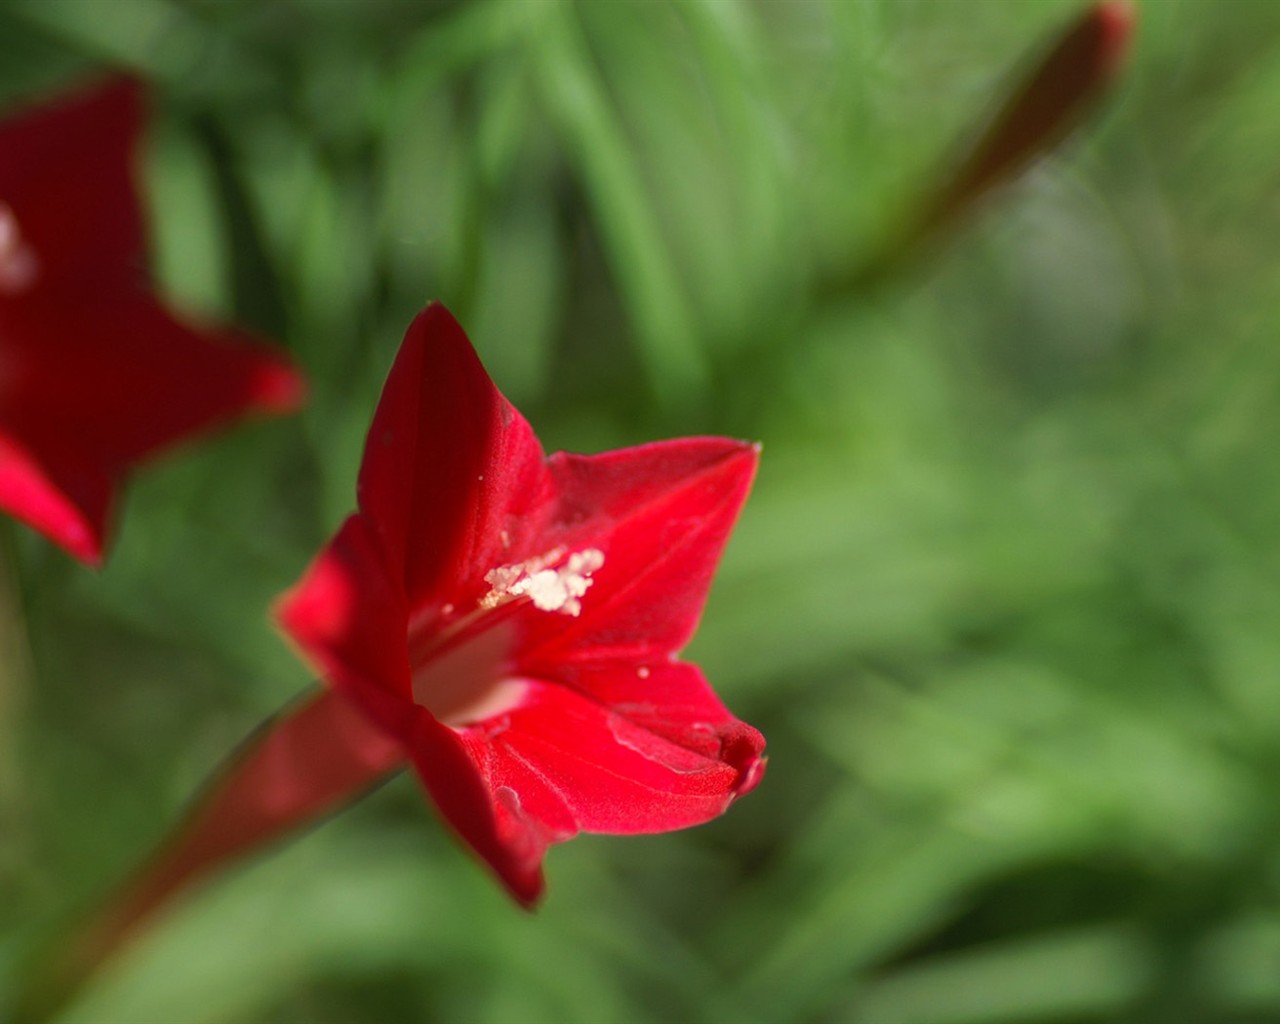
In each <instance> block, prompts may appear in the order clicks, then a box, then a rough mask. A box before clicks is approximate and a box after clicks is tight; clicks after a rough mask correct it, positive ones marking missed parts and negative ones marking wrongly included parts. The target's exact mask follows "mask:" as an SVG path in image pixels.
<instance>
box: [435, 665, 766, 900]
mask: <svg viewBox="0 0 1280 1024" xmlns="http://www.w3.org/2000/svg"><path fill="white" fill-rule="evenodd" d="M689 668H690V667H689V666H679V667H676V666H673V669H689ZM689 681H690V680H689V678H688V677H685V679H684V680H683V682H677V681H675V680H667V681H666V682H661V681H660V682H659V686H662V687H668V688H683V687H684V684H685V683H688V682H689ZM695 689H696V688H695ZM687 695H688V696H689V697H690V698H691V700H692V703H693V704H698V703H699V702H700V701H701V700H702V698H703V697H704V696H705V695H703V694H694V693H693V692H692V691H689V692H688V694H687ZM711 700H712V701H714V697H712V698H711ZM716 703H717V704H718V702H716ZM702 710H708V709H707V708H706V707H705V705H704V706H703V708H702ZM659 717H661V715H659ZM421 718H422V720H421V725H420V729H419V731H418V733H417V735H416V737H415V741H414V753H413V757H414V764H415V766H416V768H417V772H418V775H419V777H420V778H421V779H422V781H423V783H424V785H425V786H426V787H427V789H428V790H429V792H430V793H431V796H432V798H433V799H434V800H435V802H436V804H437V806H438V807H439V808H440V811H441V813H442V814H443V815H444V816H445V818H446V819H447V820H448V821H449V823H450V824H451V825H452V826H453V827H454V829H455V830H456V831H457V832H458V834H459V835H460V836H461V837H462V838H463V839H465V840H466V841H467V842H468V843H469V844H470V845H471V846H472V848H473V849H474V850H475V851H476V852H477V853H478V854H479V855H480V856H481V857H482V858H483V859H484V860H485V861H486V862H487V863H488V864H489V866H490V867H491V868H492V869H493V870H494V872H495V873H496V874H497V875H498V877H499V878H500V879H501V880H502V881H503V883H504V884H505V885H506V886H507V888H508V889H509V890H510V891H511V893H512V895H513V896H515V898H516V899H517V900H519V901H520V902H521V903H523V904H525V905H529V904H531V903H532V902H534V901H535V900H536V899H537V898H538V896H540V895H541V892H542V887H543V883H542V872H541V863H542V858H543V855H544V854H545V852H546V849H547V847H548V846H549V845H550V844H552V843H558V842H563V841H564V840H566V839H570V838H572V837H573V836H574V835H576V834H577V833H578V832H579V831H583V830H585V831H590V832H604V833H612V834H617V835H622V834H636V833H648V832H666V831H670V830H672V829H678V828H687V827H689V826H691V825H699V824H702V823H703V822H706V821H709V820H710V819H712V818H715V817H717V816H718V815H720V814H722V813H724V811H725V809H726V808H727V807H728V806H729V804H730V803H732V802H733V801H734V800H735V799H736V798H737V797H739V796H741V795H742V794H743V793H745V792H747V791H749V790H750V789H751V788H753V787H754V786H755V784H756V783H757V782H758V781H759V779H760V776H761V775H762V774H763V771H764V761H763V759H762V758H761V757H760V751H761V749H762V748H763V745H764V741H763V739H762V738H761V737H760V734H759V733H757V732H756V731H755V730H754V729H752V728H751V727H750V726H747V725H744V724H743V723H741V722H737V720H736V719H732V717H731V716H728V715H727V713H726V712H724V711H723V709H722V708H721V709H719V711H718V713H717V714H716V716H715V718H714V719H713V720H712V722H708V723H705V724H707V726H708V732H709V733H710V734H712V735H714V734H716V733H717V731H718V733H719V734H720V739H719V740H716V741H714V742H713V744H712V745H713V746H714V748H715V750H716V754H715V755H713V756H705V755H704V754H701V753H699V752H697V751H696V750H694V749H690V748H689V747H686V746H682V745H680V744H678V743H675V742H672V741H671V740H669V739H667V738H665V737H664V736H663V735H662V734H660V733H659V732H658V731H654V730H652V729H649V728H645V727H644V726H642V725H640V724H637V722H636V720H635V719H634V718H632V717H627V716H624V715H622V714H620V713H618V712H617V711H615V710H612V709H610V708H607V707H604V706H602V705H601V704H599V703H597V702H596V701H594V700H591V699H589V698H587V697H585V696H583V695H581V694H579V693H576V692H574V691H573V690H570V689H568V688H566V687H563V686H559V685H556V684H550V683H538V682H532V683H531V684H530V686H529V692H528V696H527V698H526V700H525V702H524V703H523V704H522V705H521V707H520V708H518V709H517V710H514V711H512V712H510V713H508V714H506V715H502V716H499V717H498V718H496V719H493V720H490V721H488V722H486V723H484V724H483V725H482V726H477V727H475V728H471V729H466V730H463V731H462V732H460V733H459V732H455V731H454V730H451V729H448V728H447V727H445V726H442V725H440V724H439V723H438V722H436V721H435V720H434V719H431V717H430V716H429V715H426V714H425V713H424V714H423V715H422V716H421ZM667 725H670V723H669V722H668V723H667ZM730 736H732V739H731V740H729V737H730ZM706 739H707V737H706V736H702V737H701V738H700V742H703V743H704V744H705V741H706ZM725 740H728V744H727V746H726V745H725V742H724V741H725ZM728 751H731V754H732V757H733V761H732V762H731V761H728V760H722V759H721V755H722V754H723V753H724V752H728Z"/></svg>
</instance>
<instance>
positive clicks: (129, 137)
mask: <svg viewBox="0 0 1280 1024" xmlns="http://www.w3.org/2000/svg"><path fill="white" fill-rule="evenodd" d="M141 108H142V87H141V86H140V85H139V84H138V83H136V82H133V81H131V80H127V79H117V80H113V81H110V82H108V83H106V84H104V85H100V86H98V87H96V88H93V89H91V90H88V91H84V92H81V93H79V94H76V95H73V96H69V97H63V98H61V99H58V100H55V101H54V102H51V103H48V104H47V105H44V106H41V107H37V108H34V109H30V110H27V111H25V112H22V113H20V114H18V115H16V116H14V117H11V118H9V119H8V120H6V121H4V122H0V508H4V509H5V510H7V511H8V512H10V513H11V514H13V515H14V516H16V517H17V518H19V519H21V520H23V521H24V522H26V523H28V524H30V525H31V526H33V527H35V528H36V529H37V530H40V531H41V532H42V533H44V534H45V535H47V536H48V537H49V538H50V539H51V540H53V541H54V542H55V543H57V544H59V545H61V546H62V547H63V548H65V549H66V550H67V551H69V552H70V553H71V554H73V555H74V556H76V557H77V558H79V559H81V560H82V561H84V562H88V563H90V564H95V565H96V564H99V563H101V561H102V558H103V546H104V540H105V535H106V533H107V529H108V522H109V520H110V518H111V513H112V506H113V503H114V501H115V495H116V491H117V489H118V487H119V485H120V482H121V478H122V477H123V476H124V475H125V474H126V473H127V471H128V470H129V469H130V468H131V467H132V466H134V465H135V464H136V463H138V462H139V461H141V460H143V459H145V458H147V457H148V456H150V455H152V454H153V453H155V452H156V451H157V450H159V449H161V448H165V447H167V446H169V445H170V444H172V443H173V442H176V441H178V440H180V439H182V438H185V437H187V436H189V435H191V434H192V433H195V432H197V431H201V430H204V429H206V428H207V427H209V426H211V425H213V424H214V423H216V422H218V421H221V420H225V419H228V418H230V417H232V416H235V415H238V414H240V413H244V412H247V411H250V410H258V411H266V412H281V411H286V410H289V409H293V408H295V407H296V406H297V405H298V404H299V402H300V401H301V398H302V392H303V382H302V379H301V377H300V376H299V375H298V374H297V373H296V372H295V371H294V370H293V369H291V368H290V367H289V366H288V364H287V363H286V362H285V361H284V360H283V359H282V358H281V357H280V356H279V355H275V354H272V353H270V352H268V351H266V350H264V349H263V348H261V347H259V346H257V345H255V344H253V343H252V342H251V341H250V339H249V338H247V337H246V336H245V335H242V334H240V333H239V332H235V331H228V330H216V331H215V330H207V329H202V328H197V327H193V326H190V325H188V324H186V323H184V322H182V321H180V320H178V319H177V318H175V317H174V316H173V314H171V313H170V312H169V311H168V310H166V309H165V308H164V306H162V305H161V303H160V302H159V300H158V299H157V298H156V297H155V296H154V295H153V294H152V293H151V292H150V291H149V289H148V287H147V285H146V281H145V275H144V272H143V257H144V230H143V218H142V211H141V209H140V204H139V198H138V193H137V190H136V188H135V183H134V179H133V159H134V151H135V148H136V145H137V142H138V136H139V133H140V129H141V120H142V113H141Z"/></svg>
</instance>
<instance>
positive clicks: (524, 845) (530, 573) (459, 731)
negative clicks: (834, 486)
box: [280, 305, 764, 904]
mask: <svg viewBox="0 0 1280 1024" xmlns="http://www.w3.org/2000/svg"><path fill="white" fill-rule="evenodd" d="M756 461H757V449H756V448H755V447H754V446H753V445H749V444H744V443H741V442H738V441H730V440H725V439H722V438H687V439H681V440H674V441H666V442H659V443H655V444H648V445H643V446H641V447H637V448H628V449H623V450H620V451H613V452H605V453H603V454H600V455H589V456H584V455H569V454H565V453H557V454H555V455H552V456H550V457H549V458H547V457H545V456H544V455H543V451H542V448H541V446H540V445H539V443H538V440H537V438H536V437H535V436H534V434H533V431H532V429H531V428H530V427H529V424H528V423H527V422H526V421H525V420H524V418H523V417H522V416H521V415H520V414H519V413H518V412H517V411H516V410H515V409H514V408H513V407H512V406H511V405H510V403H508V402H507V400H506V399H505V398H504V397H503V396H502V395H501V394H500V393H499V391H498V390H497V388H496V387H495V386H494V384H493V382H492V381H491V380H490V379H489V377H488V375H487V374H486V373H485V371H484V368H483V367H482V366H481V365H480V362H479V360H478V359H477V357H476V354H475V352H474V351H473V349H472V348H471V345H470V342H469V341H468V340H467V338H466V335H465V334H464V333H463V331H462V329H461V328H460V327H459V326H458V324H457V323H456V321H454V319H453V318H452V317H451V316H450V315H449V313H448V312H447V311H446V310H445V309H444V307H442V306H440V305H432V306H429V307H428V308H427V309H426V310H425V311H424V312H423V313H422V314H420V315H419V317H418V318H417V320H415V322H414V323H413V325H412V326H411V327H410V328H409V332H408V334H407V336H406V337H405V341H404V345H403V347H402V348H401V350H400V354H399V356H398V357H397V359H396V361H395V365H394V367H393V368H392V370H391V374H390V376H389V378H388V380H387V383H386V387H385V390H384V391H383V395H382V399H381V402H380V403H379V405H378V409H377V412H376V413H375V415H374V420H373V425H372V428H371V429H370V431H369V437H368V441H367V444H366V448H365V454H364V462H363V465H362V467H361V471H360V478H359V488H358V496H359V509H360V510H359V511H358V512H357V513H356V514H355V515H353V516H351V517H350V518H349V519H348V520H347V521H346V522H345V523H344V524H343V526H342V527H341V529H340V530H339V531H338V533H337V535H336V536H335V537H334V538H333V540H332V541H331V542H330V543H329V545H328V547H327V548H326V549H325V550H324V551H323V552H322V553H321V554H320V556H319V557H318V559H317V560H316V561H315V563H314V564H313V565H312V566H311V568H310V569H309V570H308V571H307V573H306V574H305V576H304V578H303V579H302V581H301V582H300V583H299V584H298V585H297V586H296V588H295V589H294V590H293V591H292V592H291V593H290V594H289V595H287V596H286V598H285V600H284V602H283V604H282V606H281V610H280V617H281V621H282V623H283V625H284V627H285V629H286V630H287V631H288V632H289V634H290V635H291V636H292V637H293V638H294V639H295V640H296V641H297V643H298V644H299V645H300V646H301V648H302V649H303V651H304V652H305V653H306V654H307V655H308V656H309V657H310V658H311V659H312V660H314V662H316V663H317V664H318V666H319V668H320V671H321V672H322V674H323V675H324V677H325V679H326V680H327V681H328V682H329V683H330V684H331V686H332V687H334V688H335V690H336V692H337V694H338V695H340V696H341V697H345V698H347V700H346V701H343V703H349V704H351V705H354V707H356V708H358V709H359V711H360V713H361V714H362V715H363V716H365V717H366V718H367V720H368V721H369V722H370V723H371V724H373V725H374V726H375V727H376V728H377V729H378V730H379V732H380V733H381V734H382V735H383V736H385V737H386V738H388V739H390V740H392V741H393V742H394V744H395V745H396V746H397V747H398V748H399V750H400V751H401V754H402V756H403V758H404V759H406V760H407V761H408V762H409V763H411V764H412V765H413V767H414V769H415V770H416V772H417V774H418V776H419V778H420V780H421V781H422V783H423V784H424V786H425V787H426V789H427V790H428V792H429V793H430V794H431V796H432V798H433V799H434V800H435V802H436V804H437V805H438V807H439V808H440V810H441V812H442V813H443V815H444V816H445V818H447V819H448V821H449V822H450V824H451V825H452V826H453V827H454V829H456V830H457V832H458V833H459V834H460V835H461V836H462V837H463V838H464V839H465V840H466V841H467V842H468V843H470V844H471V846H472V847H474V849H475V850H476V852H478V853H479V855H480V856H481V857H483V858H484V859H485V860H486V861H487V862H488V863H489V865H490V866H491V867H492V868H493V870H494V871H495V872H497V874H498V875H499V877H500V878H501V879H502V881H503V882H504V883H505V884H506V886H507V887H508V889H509V890H510V891H511V893H512V894H513V895H514V896H515V897H516V898H517V899H518V900H519V901H521V902H522V903H525V904H530V903H532V902H533V901H535V900H536V899H537V897H538V896H539V894H540V893H541V890H542V885H543V882H542V872H541V862H542V857H543V853H544V852H545V850H546V848H547V846H548V845H549V844H551V843H555V842H560V841H562V840H564V839H568V838H569V837H570V836H573V835H575V834H576V833H577V832H579V831H580V830H586V831H592V832H608V833H640V832H661V831H666V830H669V829H676V828H683V827H685V826H689V825H694V824H698V823H700V822H704V821H707V820H709V819H711V818H714V817H716V816H717V815H719V814H721V813H722V812H723V811H724V810H725V809H726V808H727V807H728V806H729V804H730V803H731V802H732V801H733V800H734V799H735V798H737V797H738V796H741V795H742V794H744V793H746V792H747V791H749V790H750V789H752V788H753V787H754V786H755V785H756V783H757V782H758V781H759V780H760V777H761V774H762V772H763V769H764V759H763V757H762V750H763V747H764V740H763V737H762V736H761V735H760V733H759V732H757V731H756V730H755V729H753V728H752V727H751V726H749V725H746V724H745V723H743V722H741V721H739V720H738V719H737V718H735V717H734V716H733V715H731V714H730V713H729V712H728V711H727V710H726V709H725V707H724V705H723V704H722V703H721V702H720V701H719V699H718V698H717V697H716V696H715V694H714V693H713V692H712V691H711V688H710V687H709V686H708V684H707V682H706V680H705V679H704V678H703V675H702V673H701V672H700V671H699V669H698V668H697V667H696V666H694V665H692V664H689V663H686V662H682V661H679V660H677V659H676V656H675V652H677V651H679V649H680V648H681V647H682V646H683V645H684V644H685V643H686V642H687V641H688V640H689V638H690V637H691V636H692V634H693V632H694V629H695V627H696V624H697V620H698V618H699V615H700V614H701V610H702V606H703V603H704V600H705V597H706V592H707V588H708V587H709V585H710V583H711V578H712V575H713V573H714V570H715V566H716V563H717V561H718V560H719V557H720V552H721V550H722V548H723V547H724V544H725V541H726V540H727V538H728V534H729V531H730V529H731V528H732V526H733V523H734V520H735V519H736V518H737V515H738V511H739V509H740V508H741V506H742V503H743V501H744V500H745V499H746V496H747V491H748V490H749V488H750V485H751V481H752V478H753V476H754V473H755V467H756ZM313 756H314V757H316V758H323V757H324V752H323V751H315V752H314V755H313Z"/></svg>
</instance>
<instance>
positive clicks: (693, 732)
mask: <svg viewBox="0 0 1280 1024" xmlns="http://www.w3.org/2000/svg"><path fill="white" fill-rule="evenodd" d="M559 676H560V678H559V679H558V680H557V682H560V683H563V684H565V685H569V686H571V687H573V688H574V689H576V690H580V691H582V693H584V694H585V695H586V696H587V697H589V698H590V699H592V700H594V701H595V702H596V703H598V704H601V705H603V706H604V707H606V708H608V709H609V710H610V711H612V712H613V713H615V714H618V715H621V716H622V717H624V718H626V719H627V720H628V721H630V722H631V723H632V724H633V725H635V726H636V727H638V728H640V729H644V730H646V731H648V732H650V733H653V734H654V735H655V736H658V737H661V738H662V739H664V740H667V741H668V742H670V743H674V744H676V745H677V746H680V747H684V748H685V749H686V750H690V751H692V752H693V753H695V754H697V755H699V756H700V757H704V758H707V759H710V760H715V761H722V762H724V763H725V764H727V765H729V766H730V767H732V768H733V769H734V770H735V771H736V772H737V773H738V779H739V781H738V783H737V784H736V786H735V788H734V792H735V793H736V794H737V795H738V796H742V795H744V794H746V793H748V792H750V791H751V790H752V789H754V788H755V786H756V784H757V783H758V782H759V781H760V776H761V774H762V772H763V763H764V762H763V757H762V755H763V752H764V737H763V736H761V735H760V733H759V732H758V731H756V730H755V729H753V728H752V727H751V726H749V725H747V724H746V723H745V722H742V721H740V720H739V719H737V718H735V717H734V716H733V715H732V714H731V713H730V712H729V711H728V709H727V708H725V706H724V705H723V704H722V703H721V702H720V698H719V697H717V696H716V695H715V692H714V691H713V690H712V689H711V687H710V685H709V684H708V683H707V681H706V678H705V677H704V676H703V674H702V670H701V669H699V668H698V667H697V666H696V665H690V664H687V663H684V662H672V661H664V662H660V663H658V664H654V665H644V664H641V665H637V664H636V663H634V662H626V663H623V664H609V665H570V666H565V667H564V668H563V669H562V671H561V672H560V673H559Z"/></svg>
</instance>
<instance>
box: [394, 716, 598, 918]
mask: <svg viewBox="0 0 1280 1024" xmlns="http://www.w3.org/2000/svg"><path fill="white" fill-rule="evenodd" d="M412 750H413V763H414V767H415V769H416V770H417V774H418V777H419V778H420V779H421V780H422V783H423V785H424V786H425V787H426V789H427V791H428V792H429V793H430V794H431V798H432V800H433V801H434V802H435V804H436V806H437V807H438V808H439V809H440V813H441V814H442V815H443V816H444V818H445V820H446V821H448V822H449V824H450V825H451V826H452V827H453V829H454V831H456V832H457V833H458V835H459V836H460V837H461V838H462V839H463V840H465V841H466V842H467V844H468V845H470V846H471V848H472V849H473V850H475V851H476V853H477V854H478V855H479V856H480V857H481V859H483V860H484V861H485V862H486V863H487V864H488V865H489V866H490V867H491V868H492V869H493V871H494V873H495V874H497V876H498V878H499V879H501V881H502V883H503V885H505V886H506V887H507V889H508V891H509V892H510V893H511V895H512V896H514V897H515V898H516V900H517V901H519V902H520V903H521V904H522V905H524V906H526V907H527V906H532V905H533V904H534V903H536V902H537V900H538V898H539V897H540V896H541V895H542V891H543V885H544V883H543V877H542V856H543V854H544V853H545V852H546V848H547V845H548V844H549V843H553V842H558V841H559V840H561V839H567V838H569V837H570V836H571V835H573V834H574V832H575V831H577V830H576V828H574V827H573V825H572V822H571V821H565V820H564V815H563V814H562V815H560V816H559V820H557V818H556V816H555V814H554V813H552V814H548V813H546V811H545V808H543V809H542V810H543V814H542V815H540V816H530V815H528V814H527V813H526V812H525V811H524V810H523V808H522V801H521V798H520V797H518V796H517V795H516V793H515V791H514V790H512V789H510V787H506V786H504V785H502V784H494V783H493V781H492V771H491V768H490V765H491V762H492V761H493V752H492V751H491V749H490V748H489V745H488V743H487V742H486V740H485V738H484V737H482V736H479V735H477V734H475V733H474V732H467V733H458V732H455V731H454V730H452V729H450V728H448V727H447V726H444V725H441V724H440V723H439V722H437V721H436V720H435V719H434V718H432V717H431V716H430V715H429V714H428V713H427V712H425V711H421V712H420V714H419V720H418V729H417V731H416V733H415V735H414V740H413V747H412ZM528 791H529V787H526V792H528Z"/></svg>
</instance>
